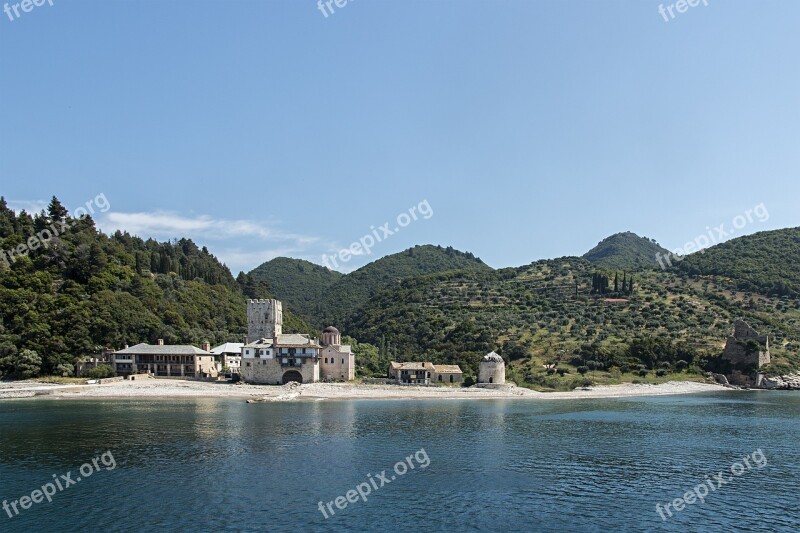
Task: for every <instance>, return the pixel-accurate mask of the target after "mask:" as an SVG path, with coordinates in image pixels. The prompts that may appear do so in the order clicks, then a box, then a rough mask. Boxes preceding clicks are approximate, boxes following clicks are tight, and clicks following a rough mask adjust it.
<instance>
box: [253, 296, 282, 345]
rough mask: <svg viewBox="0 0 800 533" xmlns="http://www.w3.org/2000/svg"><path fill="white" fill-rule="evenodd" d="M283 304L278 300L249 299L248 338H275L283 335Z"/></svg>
mask: <svg viewBox="0 0 800 533" xmlns="http://www.w3.org/2000/svg"><path fill="white" fill-rule="evenodd" d="M282 325H283V306H282V305H281V303H280V302H279V301H278V300H247V338H248V339H250V340H251V341H255V340H258V339H274V338H275V337H277V336H278V335H281V334H282V333H283V331H281V327H282Z"/></svg>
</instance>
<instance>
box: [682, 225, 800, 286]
mask: <svg viewBox="0 0 800 533" xmlns="http://www.w3.org/2000/svg"><path fill="white" fill-rule="evenodd" d="M675 264H676V266H677V268H678V269H679V270H680V271H683V272H686V273H687V274H690V275H692V276H698V275H705V276H718V277H722V278H727V279H728V280H730V281H729V283H732V284H733V285H735V286H736V287H737V288H738V289H739V290H742V291H752V292H761V293H765V294H771V295H775V296H787V297H790V298H797V297H798V296H800V228H791V229H780V230H774V231H762V232H760V233H755V234H753V235H747V236H744V237H739V238H736V239H732V240H730V241H726V242H724V243H721V244H718V245H716V246H712V247H711V248H708V249H706V250H704V251H703V252H702V253H694V254H691V255H689V256H687V257H686V258H685V259H684V260H683V261H681V262H676V263H675Z"/></svg>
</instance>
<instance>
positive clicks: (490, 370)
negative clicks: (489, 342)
mask: <svg viewBox="0 0 800 533" xmlns="http://www.w3.org/2000/svg"><path fill="white" fill-rule="evenodd" d="M505 382H506V364H505V363H504V362H503V358H502V357H500V356H499V355H497V354H496V353H494V352H491V353H488V354H486V355H484V356H483V359H482V360H481V364H480V367H478V383H481V384H487V385H488V384H492V385H503V384H504V383H505Z"/></svg>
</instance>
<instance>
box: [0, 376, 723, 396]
mask: <svg viewBox="0 0 800 533" xmlns="http://www.w3.org/2000/svg"><path fill="white" fill-rule="evenodd" d="M727 390H731V389H726V388H724V387H722V386H720V385H712V384H707V383H696V382H689V381H673V382H669V383H664V384H661V385H648V384H632V383H626V384H622V385H611V386H597V387H588V388H581V389H575V390H573V391H569V392H535V391H532V390H529V389H525V388H521V387H516V386H513V385H506V386H504V387H503V388H497V389H479V388H475V387H469V388H457V387H414V386H396V385H365V384H359V383H311V384H307V385H299V384H294V383H291V384H288V385H283V386H270V385H247V384H230V383H209V382H201V381H185V380H170V379H144V380H136V381H115V382H112V383H106V384H94V385H56V384H49V383H41V382H36V381H20V382H7V383H0V399H12V398H32V397H44V398H73V399H88V398H192V397H194V398H201V397H202V398H241V399H246V400H257V401H297V400H314V401H319V400H354V399H364V400H387V399H402V400H409V399H443V400H444V399H448V400H449V399H495V398H507V399H531V400H563V399H581V398H622V397H630V396H661V395H668V394H691V393H698V392H715V391H727Z"/></svg>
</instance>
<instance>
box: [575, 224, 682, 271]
mask: <svg viewBox="0 0 800 533" xmlns="http://www.w3.org/2000/svg"><path fill="white" fill-rule="evenodd" d="M668 253H669V251H668V250H667V249H666V248H662V247H661V246H660V245H659V244H658V243H657V242H656V241H655V240H654V239H648V238H647V237H639V236H638V235H636V234H635V233H632V232H630V231H626V232H623V233H616V234H614V235H612V236H610V237H606V238H605V239H603V240H602V241H600V243H598V244H597V246H595V247H594V248H592V249H591V250H589V251H588V252H586V253H585V254H584V255H583V258H584V259H586V260H588V261H590V262H592V263H594V264H595V265H597V266H600V267H604V268H611V269H620V270H634V269H640V268H653V267H656V266H658V263H657V262H656V254H661V255H662V256H664V255H666V254H668Z"/></svg>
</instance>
